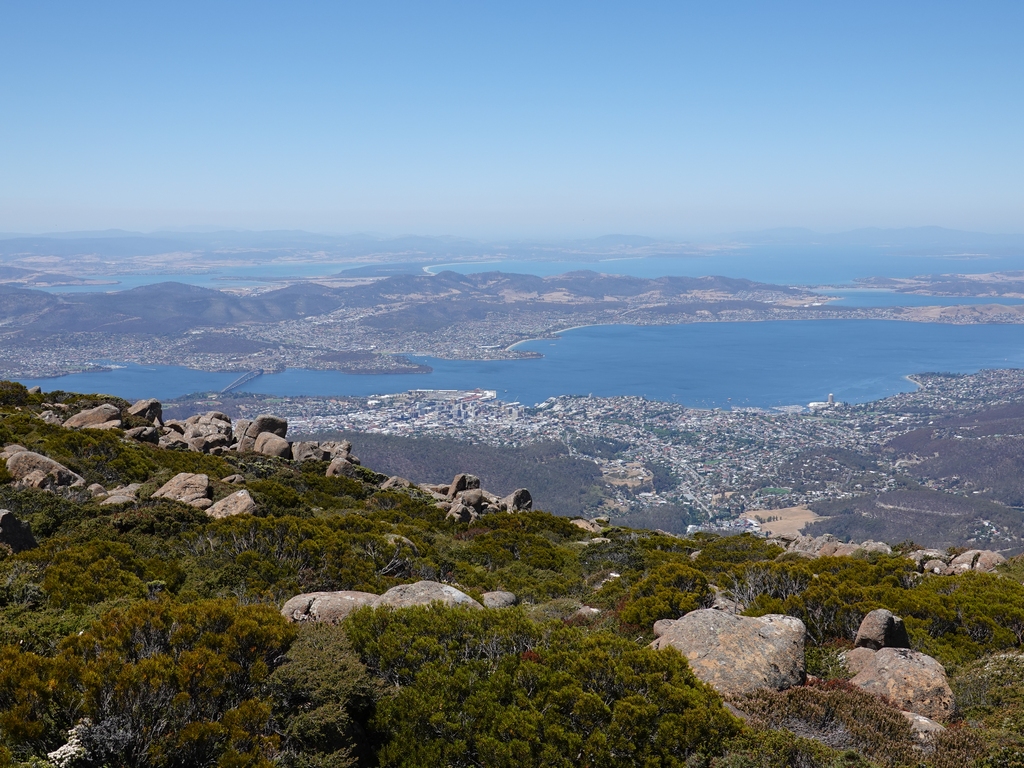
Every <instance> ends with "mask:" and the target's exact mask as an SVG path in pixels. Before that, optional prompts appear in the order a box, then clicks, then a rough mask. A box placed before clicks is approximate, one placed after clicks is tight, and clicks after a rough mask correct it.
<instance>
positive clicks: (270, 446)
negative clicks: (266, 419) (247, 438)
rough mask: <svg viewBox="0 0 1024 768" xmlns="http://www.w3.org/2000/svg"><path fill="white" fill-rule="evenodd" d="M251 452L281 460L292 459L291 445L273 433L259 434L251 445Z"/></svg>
mask: <svg viewBox="0 0 1024 768" xmlns="http://www.w3.org/2000/svg"><path fill="white" fill-rule="evenodd" d="M253 450H254V451H256V453H262V454H263V455H264V456H277V457H279V458H282V459H290V458H291V457H292V446H291V443H289V442H288V441H287V440H285V439H284V438H283V437H279V436H278V435H275V434H274V433H273V432H261V433H260V435H259V437H257V438H256V442H255V443H253Z"/></svg>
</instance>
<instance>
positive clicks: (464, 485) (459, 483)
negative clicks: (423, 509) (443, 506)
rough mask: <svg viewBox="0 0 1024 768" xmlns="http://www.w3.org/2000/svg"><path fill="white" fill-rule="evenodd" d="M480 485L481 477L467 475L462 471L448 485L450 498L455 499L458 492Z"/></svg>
mask: <svg viewBox="0 0 1024 768" xmlns="http://www.w3.org/2000/svg"><path fill="white" fill-rule="evenodd" d="M479 487H480V478H479V477H477V476H476V475H467V474H466V473H464V472H460V473H459V474H457V475H456V476H455V479H454V480H452V482H451V485H449V486H448V498H449V499H454V498H455V496H456V495H457V494H460V493H462V492H463V491H468V490H470V489H471V488H479Z"/></svg>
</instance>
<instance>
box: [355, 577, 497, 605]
mask: <svg viewBox="0 0 1024 768" xmlns="http://www.w3.org/2000/svg"><path fill="white" fill-rule="evenodd" d="M430 603H444V604H445V605H452V606H465V607H469V608H479V609H481V610H482V609H483V606H482V605H480V603H478V602H477V601H476V600H474V599H473V598H472V597H470V596H469V595H467V594H466V593H465V592H462V591H461V590H458V589H456V588H455V587H452V586H449V585H448V584H441V583H439V582H436V581H417V582H416V583H415V584H401V585H399V586H397V587H392V588H391V589H389V590H388V591H387V592H385V593H384V594H383V595H381V596H380V597H379V598H377V600H376V601H375V602H374V604H373V607H374V608H380V607H383V606H388V605H389V606H391V607H393V608H408V607H410V606H413V605H429V604H430Z"/></svg>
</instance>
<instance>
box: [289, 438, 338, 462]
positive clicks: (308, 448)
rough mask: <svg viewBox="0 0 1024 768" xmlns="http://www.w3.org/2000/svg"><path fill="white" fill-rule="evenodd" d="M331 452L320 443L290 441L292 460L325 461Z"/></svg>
mask: <svg viewBox="0 0 1024 768" xmlns="http://www.w3.org/2000/svg"><path fill="white" fill-rule="evenodd" d="M330 457H331V454H330V453H329V452H328V451H327V450H325V449H324V448H322V447H321V446H320V443H316V442H311V441H299V442H296V443H292V460H293V461H327V460H328V459H329V458H330Z"/></svg>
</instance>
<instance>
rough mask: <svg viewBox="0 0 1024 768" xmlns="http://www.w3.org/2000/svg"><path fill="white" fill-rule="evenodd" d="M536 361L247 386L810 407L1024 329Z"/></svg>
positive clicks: (156, 389)
mask: <svg viewBox="0 0 1024 768" xmlns="http://www.w3.org/2000/svg"><path fill="white" fill-rule="evenodd" d="M520 348H521V349H527V350H533V351H536V352H540V353H541V354H542V355H543V357H542V358H537V359H531V360H502V361H465V360H458V361H451V360H436V359H433V358H418V359H420V360H421V361H422V362H426V363H428V364H429V365H431V366H432V367H433V369H434V371H433V373H429V374H404V375H398V374H390V375H365V376H362V375H350V374H342V373H337V372H333V371H309V370H299V369H290V370H287V371H285V372H283V373H279V374H272V375H264V376H261V377H259V378H257V379H255V380H253V381H252V382H250V383H249V384H248V385H246V386H244V387H243V388H242V389H243V390H245V391H249V392H259V393H264V394H271V395H280V396H284V397H287V396H297V395H323V396H331V395H372V394H386V393H394V392H404V391H406V390H409V389H473V388H477V387H479V388H482V389H494V390H497V391H498V396H499V397H500V398H501V399H503V400H507V401H519V402H522V403H525V404H527V405H533V404H535V403H539V402H541V401H543V400H545V399H546V398H548V397H551V396H554V395H569V394H577V395H586V394H594V395H600V396H612V395H641V396H644V397H647V398H650V399H656V400H672V401H676V402H680V403H683V404H685V405H689V406H694V407H704V408H707V407H729V406H758V407H774V406H785V405H806V404H807V403H808V402H809V401H812V400H824V399H825V398H826V397H827V396H828V394H829V393H830V392H831V393H834V394H835V396H836V399H837V400H842V401H847V402H865V401H868V400H875V399H878V398H882V397H886V396H888V395H892V394H895V393H897V392H905V391H909V390H912V389H913V388H914V385H913V383H911V382H910V381H908V380H907V379H906V378H905V377H906V376H907V375H909V374H913V373H923V372H929V371H943V372H957V373H969V372H974V371H977V370H979V369H982V368H1017V367H1024V326H1021V325H965V326H954V325H940V324H931V323H909V322H896V321H882V320H819V321H811V320H806V321H781V322H763V323H699V324H688V325H671V326H655V327H635V326H628V325H613V326H595V327H587V328H578V329H574V330H571V331H567V332H565V333H563V334H562V337H561V338H559V339H555V340H535V341H528V342H524V343H523V344H521V345H520ZM237 376H238V374H237V373H209V372H203V371H193V370H190V369H188V368H180V367H173V366H138V365H127V366H124V367H118V368H116V369H114V370H112V371H108V372H96V373H85V374H74V375H69V376H62V377H60V378H52V379H35V380H27V379H22V381H23V382H24V383H25V384H27V385H29V386H31V385H34V384H39V385H41V386H42V387H43V389H44V390H47V391H48V390H52V389H64V390H68V391H79V392H103V393H108V394H114V395H119V396H121V397H124V398H127V399H134V398H142V397H157V398H160V399H165V400H166V399H171V398H175V397H179V396H181V395H185V394H190V393H196V392H207V391H218V390H220V389H222V388H223V387H225V386H227V385H228V384H229V383H230V382H231V381H232V380H234V379H235V378H237Z"/></svg>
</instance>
